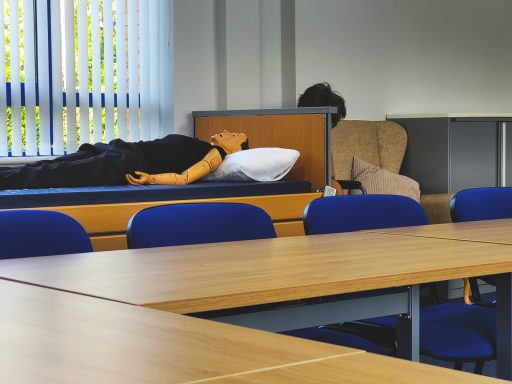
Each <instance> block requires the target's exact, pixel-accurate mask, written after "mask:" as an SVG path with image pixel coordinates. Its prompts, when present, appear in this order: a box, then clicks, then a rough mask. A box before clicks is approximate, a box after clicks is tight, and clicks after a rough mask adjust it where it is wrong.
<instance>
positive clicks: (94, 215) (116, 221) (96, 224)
mask: <svg viewBox="0 0 512 384" xmlns="http://www.w3.org/2000/svg"><path fill="white" fill-rule="evenodd" d="M319 197H321V194H320V193H297V194H290V195H268V196H243V197H229V198H218V199H199V200H171V201H152V202H138V203H121V204H98V205H74V206H62V207H51V208H48V207H46V208H41V209H52V210H54V211H60V212H63V213H66V214H68V215H70V216H71V217H74V218H75V219H76V220H78V221H79V222H80V223H81V224H82V225H83V226H84V228H85V230H86V231H87V233H89V234H92V235H93V234H104V233H122V232H125V231H126V227H127V225H128V221H129V220H130V218H131V217H132V216H133V215H134V214H135V213H137V212H138V211H140V210H142V209H144V208H148V207H153V206H156V205H164V204H177V203H192V202H203V203H204V202H236V203H247V204H253V205H256V206H258V207H261V208H263V209H264V210H265V211H266V212H267V213H268V214H269V215H270V217H271V218H272V220H290V219H292V220H293V219H295V220H296V219H302V216H303V214H304V208H305V207H306V206H307V205H308V204H309V203H310V202H311V201H312V200H314V199H317V198H319Z"/></svg>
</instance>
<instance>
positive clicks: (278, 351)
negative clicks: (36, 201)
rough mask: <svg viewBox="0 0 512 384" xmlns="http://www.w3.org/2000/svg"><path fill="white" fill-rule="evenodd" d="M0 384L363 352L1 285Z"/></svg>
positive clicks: (247, 367) (137, 379)
mask: <svg viewBox="0 0 512 384" xmlns="http://www.w3.org/2000/svg"><path fill="white" fill-rule="evenodd" d="M0 297H1V310H0V345H1V348H0V382H2V383H24V384H31V383H34V384H43V383H52V384H55V383H74V384H81V383H88V384H89V383H185V382H190V381H197V380H205V379H209V378H214V377H218V376H225V375H232V374H237V373H242V372H246V371H255V370H261V369H269V368H270V367H282V366H286V365H288V364H297V363H299V362H310V361H320V360H322V359H324V358H331V357H334V356H346V355H347V356H348V355H352V354H359V353H363V352H362V351H358V350H355V349H350V348H344V347H337V346H333V345H330V344H324V343H316V342H312V341H308V340H302V339H297V338H293V337H288V336H283V335H276V334H271V333H268V332H262V331H257V330H252V329H248V328H241V327H236V326H232V325H226V324H222V323H217V322H213V321H207V320H202V319H195V318H192V317H188V316H181V315H175V314H172V313H166V312H162V311H156V310H152V309H147V308H141V307H136V306H132V305H127V304H121V303H115V302H111V301H107V300H99V299H95V298H91V297H87V296H82V295H74V294H70V293H66V292H60V291H55V290H51V289H44V288H40V287H34V286H31V285H27V284H18V283H13V282H8V281H0Z"/></svg>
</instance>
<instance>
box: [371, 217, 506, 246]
mask: <svg viewBox="0 0 512 384" xmlns="http://www.w3.org/2000/svg"><path fill="white" fill-rule="evenodd" d="M368 232H377V233H388V234H395V235H406V236H419V237H430V238H436V239H451V240H466V241H477V242H484V243H494V244H507V245H512V219H500V220H482V221H467V222H463V223H446V224H433V225H420V226H417V227H403V228H386V229H375V230H372V231H368Z"/></svg>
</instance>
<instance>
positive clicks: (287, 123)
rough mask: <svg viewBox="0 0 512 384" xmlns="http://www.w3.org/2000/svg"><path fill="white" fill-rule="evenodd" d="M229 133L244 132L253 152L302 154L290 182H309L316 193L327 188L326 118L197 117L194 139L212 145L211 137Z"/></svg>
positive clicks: (300, 116) (262, 116)
mask: <svg viewBox="0 0 512 384" xmlns="http://www.w3.org/2000/svg"><path fill="white" fill-rule="evenodd" d="M223 130H228V131H230V132H244V133H246V134H247V136H248V137H249V145H250V147H251V148H257V147H283V148H294V149H297V150H298V151H299V152H300V157H299V160H298V161H297V163H296V164H295V165H294V166H293V168H292V170H291V171H290V173H289V174H288V175H287V176H286V179H288V180H306V181H310V182H311V185H312V188H313V191H315V190H317V189H323V188H324V187H325V184H326V179H325V177H326V170H327V166H326V159H327V155H328V154H327V153H326V140H327V139H326V132H325V131H326V122H325V115H323V114H304V115H241V116H207V117H196V119H195V135H196V137H197V138H199V139H201V140H205V141H210V138H211V136H212V135H214V134H216V133H219V132H222V131H223Z"/></svg>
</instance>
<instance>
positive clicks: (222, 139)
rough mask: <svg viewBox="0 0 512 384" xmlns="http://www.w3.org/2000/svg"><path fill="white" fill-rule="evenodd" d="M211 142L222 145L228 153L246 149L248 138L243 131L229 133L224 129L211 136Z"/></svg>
mask: <svg viewBox="0 0 512 384" xmlns="http://www.w3.org/2000/svg"><path fill="white" fill-rule="evenodd" d="M212 144H213V145H217V146H219V147H222V149H224V151H226V153H227V154H228V155H229V154H230V153H234V152H238V151H241V150H243V149H248V148H249V139H248V138H247V135H246V134H245V133H231V132H229V131H226V130H224V131H222V133H217V134H215V135H213V136H212Z"/></svg>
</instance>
